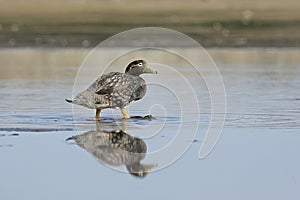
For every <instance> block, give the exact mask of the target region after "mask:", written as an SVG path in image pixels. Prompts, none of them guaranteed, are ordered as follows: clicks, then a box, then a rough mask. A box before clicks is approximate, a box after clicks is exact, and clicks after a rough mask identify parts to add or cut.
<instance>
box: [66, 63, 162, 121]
mask: <svg viewBox="0 0 300 200" xmlns="http://www.w3.org/2000/svg"><path fill="white" fill-rule="evenodd" d="M142 74H157V72H156V71H154V70H152V69H151V68H150V66H149V65H148V64H147V62H146V61H145V60H134V61H132V62H130V63H129V64H128V65H127V67H126V69H125V73H121V72H110V73H106V74H103V75H102V76H100V77H99V78H98V79H97V80H96V81H94V82H93V83H92V84H91V85H90V86H89V87H88V88H87V89H86V90H84V91H82V92H80V93H78V94H77V95H76V96H75V97H74V98H73V99H65V100H66V102H68V103H72V104H75V105H80V106H84V107H86V108H90V109H95V110H96V115H95V117H94V120H96V121H100V112H101V111H102V110H103V109H107V108H113V109H120V111H121V113H122V114H123V117H124V119H129V118H130V116H129V115H128V113H127V111H126V108H125V107H126V106H127V105H129V104H130V103H132V102H134V101H138V100H140V99H142V98H143V97H144V96H145V94H146V91H147V86H146V82H145V80H144V79H143V78H142V77H141V76H140V75H142Z"/></svg>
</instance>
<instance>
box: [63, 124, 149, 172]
mask: <svg viewBox="0 0 300 200" xmlns="http://www.w3.org/2000/svg"><path fill="white" fill-rule="evenodd" d="M67 140H74V141H75V142H76V143H77V144H78V145H79V146H80V147H82V148H84V149H86V150H87V151H88V152H90V153H92V154H93V155H94V156H95V157H97V158H98V159H99V160H100V161H101V162H103V163H105V164H108V165H110V166H121V165H125V166H126V168H127V170H128V171H129V172H130V174H132V175H134V176H137V177H145V176H146V175H147V174H148V173H149V172H150V171H151V169H152V168H153V167H154V165H145V164H141V163H140V162H141V160H142V159H144V158H145V155H146V152H147V145H146V144H145V142H144V141H143V140H141V139H139V138H135V137H132V136H131V135H129V134H127V133H125V132H124V131H122V130H121V129H119V130H113V131H104V130H97V131H88V132H85V133H83V134H81V135H78V136H72V137H70V138H68V139H67Z"/></svg>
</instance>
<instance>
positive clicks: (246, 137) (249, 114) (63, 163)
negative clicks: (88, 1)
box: [0, 49, 300, 200]
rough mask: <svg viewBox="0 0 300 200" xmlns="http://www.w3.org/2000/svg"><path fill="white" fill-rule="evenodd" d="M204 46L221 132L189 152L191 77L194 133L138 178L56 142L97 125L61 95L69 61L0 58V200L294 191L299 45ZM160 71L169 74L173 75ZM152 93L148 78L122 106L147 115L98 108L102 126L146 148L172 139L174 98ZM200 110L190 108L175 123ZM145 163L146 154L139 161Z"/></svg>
mask: <svg viewBox="0 0 300 200" xmlns="http://www.w3.org/2000/svg"><path fill="white" fill-rule="evenodd" d="M6 51H10V50H6ZM36 51H38V50H36ZM49 51H55V50H49ZM210 51H211V55H212V57H213V58H214V60H215V62H216V63H217V64H218V67H219V69H220V71H221V74H222V77H223V79H224V84H225V88H226V94H227V105H228V107H227V116H226V122H225V127H224V129H223V132H222V135H221V137H220V140H219V141H218V143H217V145H216V146H215V148H214V149H213V151H212V152H211V153H210V154H209V155H208V156H207V157H206V158H205V159H202V160H199V159H198V153H199V149H200V146H201V144H202V142H203V139H204V135H205V133H206V130H207V126H208V122H209V119H210V114H209V108H210V105H209V96H208V95H207V91H206V89H205V87H204V86H203V85H201V84H200V85H199V92H200V94H201V95H202V99H201V102H202V104H201V105H200V110H201V112H202V113H201V121H200V125H199V130H198V132H197V135H196V137H195V138H194V139H193V140H190V138H187V139H183V140H182V144H191V146H190V148H189V149H188V150H187V151H186V152H185V153H184V154H183V156H181V157H180V158H179V159H178V160H176V162H174V163H173V164H171V165H170V166H168V167H165V168H163V169H160V170H157V171H154V172H153V173H149V174H148V175H146V177H144V178H138V177H135V176H132V175H131V174H129V173H124V172H120V171H117V170H115V169H112V168H110V167H108V166H106V165H104V164H103V161H102V160H101V159H100V161H101V162H99V158H96V157H95V156H93V155H92V154H91V153H89V152H88V151H87V150H85V149H83V148H81V147H79V146H78V145H76V144H75V142H72V141H68V142H66V141H65V140H66V139H67V138H69V137H71V136H74V135H78V134H83V133H84V132H87V131H92V130H96V124H95V122H94V121H92V120H91V119H92V117H93V115H94V112H93V111H90V110H84V111H83V113H82V115H80V117H79V120H78V121H75V122H74V121H73V113H72V107H71V106H70V105H69V104H67V103H65V102H64V99H65V98H66V97H70V96H71V95H72V87H73V81H74V78H75V74H76V71H77V67H76V66H59V65H54V66H51V67H49V66H47V67H46V66H39V67H37V66H26V67H27V68H25V69H26V70H25V69H24V66H23V67H22V66H21V65H22V64H20V65H19V66H18V65H16V66H15V67H12V65H11V64H9V63H5V62H2V63H1V61H0V72H1V73H0V78H1V79H0V96H1V98H0V110H1V112H0V158H1V163H0V199H32V200H34V199H67V198H68V199H83V198H85V199H120V198H126V199H129V198H130V199H141V198H142V199H163V198H165V199H166V198H168V199H200V198H203V199H299V197H300V193H299V189H298V188H299V186H300V182H299V181H300V170H299V169H300V158H299V153H298V152H299V150H300V146H299V144H300V135H299V133H300V132H299V130H300V93H299V89H298V87H299V85H300V78H299V77H300V59H299V58H298V56H295V55H296V53H297V52H298V53H299V50H298V49H292V50H290V49H228V50H225V51H222V50H221V51H218V50H210ZM295 52H296V53H295ZM25 53H26V51H25ZM48 53H51V52H48ZM245 55H246V56H245ZM248 55H249V56H250V58H248ZM253 55H256V56H255V57H253ZM182 70H183V72H184V69H182ZM18 71H19V73H18ZM212 75H213V74H212ZM190 76H191V77H190V78H191V79H193V74H191V75H190ZM148 78H149V77H148ZM160 78H165V79H168V80H169V81H170V82H172V80H173V81H174V82H176V77H174V76H172V75H169V76H167V77H162V75H161V76H160ZM149 79H151V78H149ZM200 82H201V81H200ZM200 89H201V90H200ZM159 91H160V90H159V89H158V88H155V86H150V87H149V91H148V93H149V94H148V96H146V97H145V98H146V99H145V100H143V101H141V102H136V103H135V104H132V105H131V106H130V108H129V111H130V113H132V114H133V115H146V114H149V113H150V114H153V116H154V117H155V118H154V119H153V120H152V121H148V120H139V119H130V120H127V121H126V122H125V124H124V123H123V122H122V120H121V115H120V113H119V112H117V111H116V112H115V114H116V115H115V116H114V115H112V113H111V112H110V111H105V112H104V113H103V118H102V122H101V129H103V130H108V131H111V130H114V129H116V128H118V127H116V124H117V125H118V126H119V127H122V126H125V128H126V129H125V132H126V133H127V134H130V135H132V136H135V137H138V138H141V139H142V140H143V141H144V142H145V144H146V145H147V150H148V152H152V151H156V150H158V149H160V148H162V147H164V146H165V145H166V144H168V143H169V142H170V141H172V138H174V137H175V135H176V130H177V129H178V126H179V122H180V117H179V116H177V115H176V113H177V110H176V104H172V103H170V102H169V101H168V99H169V98H172V96H169V97H168V98H159V97H160V96H162V95H163V94H164V93H163V91H161V92H159ZM183 92H184V91H183ZM151 97H152V98H151ZM157 99H160V100H161V101H160V103H161V104H162V105H164V107H165V108H166V109H167V110H169V111H170V113H169V115H168V116H164V115H163V112H160V111H161V110H160V109H156V108H153V109H152V110H151V109H149V107H150V106H149V105H150V104H151V102H153V101H155V100H157ZM199 114H200V113H193V112H190V113H189V115H188V118H187V119H188V120H187V121H186V122H184V123H183V127H184V128H185V129H184V130H187V131H188V130H189V126H191V124H193V123H195V121H196V119H197V117H198V116H199ZM114 118H116V124H115V123H114V120H113V119H114ZM162 122H164V123H165V124H164V125H163V126H162ZM75 124H77V125H78V126H77V127H76V126H75ZM161 126H162V127H163V128H162V129H161V131H157V130H158V129H159V128H160V127H161ZM145 127H146V128H145ZM76 128H78V129H79V132H77V131H76ZM154 132H155V133H157V134H155V135H153V133H154ZM147 161H148V160H147V155H146V157H145V159H142V160H141V162H142V163H143V162H146V163H147ZM150 161H151V160H150ZM148 164H149V163H148ZM150 164H151V163H150ZM152 164H156V163H152ZM118 168H119V167H118ZM120 168H121V169H123V170H125V171H126V169H125V168H124V166H123V167H122V166H121V167H120Z"/></svg>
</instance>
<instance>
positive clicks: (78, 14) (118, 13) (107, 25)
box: [0, 0, 300, 47]
mask: <svg viewBox="0 0 300 200" xmlns="http://www.w3.org/2000/svg"><path fill="white" fill-rule="evenodd" d="M0 4H1V6H0V46H1V47H24V46H35V47H36V46H37V47H40V46H42V47H94V46H95V45H97V44H98V43H99V42H101V41H102V40H104V39H106V38H107V37H109V36H112V35H114V34H116V33H119V32H120V31H125V30H128V29H131V28H135V27H144V26H159V27H165V28H171V29H174V30H177V31H180V32H183V33H185V34H187V35H188V36H190V37H192V38H193V39H195V40H197V41H198V42H199V43H200V44H201V45H203V46H205V47H244V46H272V47H287V46H292V47H296V46H300V34H299V33H300V12H299V10H300V3H299V0H285V1H280V0H252V1H247V0H185V1H181V0H164V1H160V0H154V1H141V0H66V1H59V0H52V1H47V0H26V1H24V0H10V1H6V0H0Z"/></svg>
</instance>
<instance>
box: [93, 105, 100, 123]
mask: <svg viewBox="0 0 300 200" xmlns="http://www.w3.org/2000/svg"><path fill="white" fill-rule="evenodd" d="M100 112H101V109H100V108H97V109H96V116H95V117H94V120H96V121H100Z"/></svg>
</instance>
